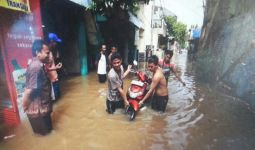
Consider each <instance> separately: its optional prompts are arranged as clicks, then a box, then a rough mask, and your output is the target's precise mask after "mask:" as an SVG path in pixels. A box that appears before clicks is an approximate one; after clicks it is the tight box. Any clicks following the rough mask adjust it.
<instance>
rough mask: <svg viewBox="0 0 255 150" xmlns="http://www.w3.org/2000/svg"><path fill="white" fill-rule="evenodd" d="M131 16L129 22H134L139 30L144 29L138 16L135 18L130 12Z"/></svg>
mask: <svg viewBox="0 0 255 150" xmlns="http://www.w3.org/2000/svg"><path fill="white" fill-rule="evenodd" d="M128 14H129V21H130V22H132V23H133V24H134V25H135V26H136V27H137V28H139V29H143V23H142V21H141V20H140V19H138V18H137V17H136V16H134V15H133V14H132V13H131V12H128Z"/></svg>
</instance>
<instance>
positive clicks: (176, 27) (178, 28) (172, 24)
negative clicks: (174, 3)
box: [165, 16, 187, 47]
mask: <svg viewBox="0 0 255 150" xmlns="http://www.w3.org/2000/svg"><path fill="white" fill-rule="evenodd" d="M165 21H166V24H167V29H168V33H169V35H171V36H173V37H174V38H175V39H176V40H177V41H178V42H179V43H180V45H181V47H185V41H186V35H187V25H185V24H183V23H181V22H177V19H176V18H175V17H172V16H167V17H165Z"/></svg>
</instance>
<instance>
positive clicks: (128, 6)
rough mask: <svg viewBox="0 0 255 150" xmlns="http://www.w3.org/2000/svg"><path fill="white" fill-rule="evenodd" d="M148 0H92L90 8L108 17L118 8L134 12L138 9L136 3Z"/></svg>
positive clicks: (147, 0) (117, 10) (118, 9)
mask: <svg viewBox="0 0 255 150" xmlns="http://www.w3.org/2000/svg"><path fill="white" fill-rule="evenodd" d="M149 1H150V0H93V2H92V7H91V8H92V10H94V11H95V12H96V13H98V14H103V15H105V16H108V17H109V16H111V15H113V13H116V12H119V11H120V10H122V11H127V10H129V11H131V12H134V11H135V10H137V9H138V3H140V2H144V3H148V2H149Z"/></svg>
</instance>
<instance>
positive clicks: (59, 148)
mask: <svg viewBox="0 0 255 150" xmlns="http://www.w3.org/2000/svg"><path fill="white" fill-rule="evenodd" d="M174 61H175V63H176V64H177V66H178V70H179V71H181V72H182V78H183V80H184V81H185V82H186V86H185V87H184V86H182V84H181V83H179V82H178V81H177V80H175V78H174V77H171V78H170V81H169V84H168V88H169V102H168V105H167V110H166V112H165V113H164V114H159V113H157V112H154V111H153V110H151V109H150V108H145V109H142V110H141V111H140V112H139V113H138V115H137V117H136V119H135V121H132V122H130V121H128V118H127V116H126V115H125V114H124V111H123V110H118V111H117V112H116V113H115V114H114V115H109V114H107V113H106V111H105V109H106V106H105V99H106V90H107V84H99V83H98V81H97V75H96V73H94V72H91V73H89V75H88V76H85V77H81V76H76V77H72V78H70V79H67V80H65V81H63V83H62V85H61V90H62V97H61V99H59V100H58V102H56V103H55V104H54V111H53V114H52V118H53V126H54V131H53V132H52V133H51V134H50V135H48V136H45V137H37V136H35V135H33V132H32V129H31V127H30V124H29V122H28V121H27V119H25V120H24V121H22V123H21V124H20V125H19V126H18V127H17V128H16V129H15V130H14V131H13V133H12V134H14V135H15V136H14V137H12V138H9V139H6V140H2V141H1V143H0V149H1V150H94V149H95V150H98V149H99V150H101V149H103V150H119V149H121V150H148V149H151V150H161V149H162V150H200V149H201V150H226V149H231V150H240V149H242V150H253V149H254V147H255V114H254V111H253V110H251V109H250V107H249V105H247V104H246V103H244V102H242V101H241V100H239V99H238V98H236V97H234V96H232V95H231V94H226V93H227V92H225V91H224V89H220V90H219V88H212V87H210V86H209V85H206V84H204V83H201V82H199V80H198V79H197V78H196V75H195V70H194V66H193V63H192V62H189V61H188V59H187V52H186V51H183V53H181V54H177V55H175V56H174ZM130 81H131V77H130V78H129V79H126V80H125V90H127V88H128V85H129V83H130ZM9 134H10V133H9Z"/></svg>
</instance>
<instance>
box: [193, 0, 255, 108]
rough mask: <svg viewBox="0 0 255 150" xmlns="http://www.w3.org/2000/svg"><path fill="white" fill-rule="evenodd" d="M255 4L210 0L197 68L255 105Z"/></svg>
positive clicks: (207, 6) (245, 0)
mask: <svg viewBox="0 0 255 150" xmlns="http://www.w3.org/2000/svg"><path fill="white" fill-rule="evenodd" d="M254 8H255V3H254V1H253V0H215V1H209V0H207V4H206V9H205V18H204V25H203V29H202V34H201V41H200V42H201V44H200V52H199V60H198V67H197V69H198V70H199V72H200V74H199V75H200V78H201V79H205V80H207V81H212V82H215V81H216V82H217V83H221V84H223V85H224V87H228V89H229V90H230V91H232V92H234V93H235V94H236V95H237V96H239V97H241V98H242V99H244V100H246V101H247V102H248V103H249V104H251V106H252V107H253V108H255V101H254V99H255V74H254V72H255V30H254V26H255V9H254Z"/></svg>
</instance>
